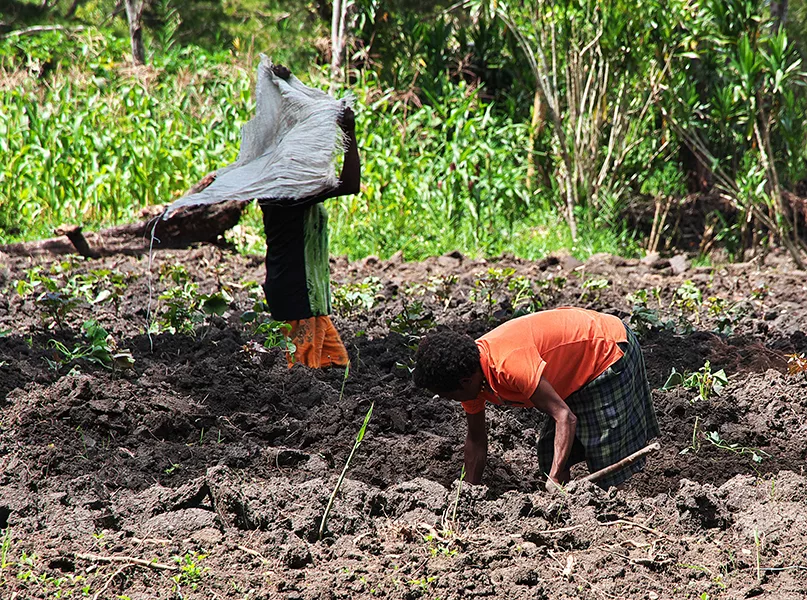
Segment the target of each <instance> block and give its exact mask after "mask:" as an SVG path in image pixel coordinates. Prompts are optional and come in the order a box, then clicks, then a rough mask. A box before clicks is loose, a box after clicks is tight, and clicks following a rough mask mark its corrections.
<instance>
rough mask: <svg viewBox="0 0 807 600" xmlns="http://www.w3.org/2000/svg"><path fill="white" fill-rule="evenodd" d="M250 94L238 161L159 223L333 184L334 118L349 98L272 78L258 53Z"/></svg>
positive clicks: (338, 143) (340, 145) (338, 136)
mask: <svg viewBox="0 0 807 600" xmlns="http://www.w3.org/2000/svg"><path fill="white" fill-rule="evenodd" d="M255 93H256V111H255V117H254V118H253V119H251V120H250V121H249V122H248V123H247V124H246V125H244V127H242V128H241V148H240V150H239V153H238V159H237V160H236V161H235V162H234V163H232V164H231V165H229V166H227V167H225V168H223V169H220V170H219V171H218V172H217V174H216V180H215V181H214V182H213V183H212V184H210V185H209V186H208V187H207V188H206V189H204V190H202V191H201V192H198V193H196V194H189V195H187V196H183V197H182V198H179V199H178V200H176V201H175V202H173V203H172V204H171V205H170V206H169V207H168V209H167V210H166V211H165V214H164V215H163V218H164V219H167V218H169V217H170V216H171V215H172V214H173V213H174V212H175V211H176V210H177V209H178V208H180V207H183V206H194V205H199V204H214V203H216V202H224V201H225V200H236V201H243V202H248V201H250V200H252V199H254V198H261V199H265V200H267V201H270V202H271V200H272V199H275V200H283V201H284V203H286V204H289V203H293V202H290V201H293V200H298V199H299V200H302V199H305V198H310V197H312V196H316V195H318V194H320V193H322V192H325V191H326V190H329V189H331V188H333V187H335V186H336V185H337V184H338V180H337V177H336V173H335V169H334V161H335V158H336V156H337V155H338V154H339V153H341V152H343V151H344V144H345V140H344V136H343V134H342V130H341V128H340V127H339V125H338V123H337V119H338V118H339V117H340V116H341V114H342V113H343V111H344V109H345V107H346V106H349V105H350V101H351V99H350V98H346V99H343V100H337V99H335V98H333V97H332V96H330V95H329V94H326V93H325V92H323V91H321V90H317V89H313V88H310V87H308V86H306V85H305V84H303V83H302V82H301V81H300V80H299V79H297V78H296V77H294V75H292V76H291V77H289V79H288V80H284V79H281V78H280V77H277V76H276V75H275V74H274V73H273V72H272V62H271V60H269V58H267V57H266V56H265V55H263V54H262V55H261V61H260V64H259V65H258V77H257V85H256V90H255Z"/></svg>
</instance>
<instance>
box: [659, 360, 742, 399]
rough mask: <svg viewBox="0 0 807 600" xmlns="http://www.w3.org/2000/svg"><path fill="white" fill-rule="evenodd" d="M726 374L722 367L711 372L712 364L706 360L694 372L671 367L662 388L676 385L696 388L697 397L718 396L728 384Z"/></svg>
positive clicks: (667, 388) (665, 388) (668, 388)
mask: <svg viewBox="0 0 807 600" xmlns="http://www.w3.org/2000/svg"><path fill="white" fill-rule="evenodd" d="M728 382H729V381H728V376H727V375H726V372H725V371H724V370H723V369H720V370H718V371H715V372H714V373H713V372H712V365H711V363H710V362H709V361H708V360H707V361H706V362H705V363H703V366H702V367H701V368H700V369H698V370H697V371H696V372H694V373H688V374H687V373H679V372H678V371H676V370H675V367H673V369H672V372H671V373H670V376H669V377H668V378H667V381H666V382H665V383H664V385H663V386H662V387H661V389H662V390H665V391H666V390H670V389H673V388H674V387H677V386H679V385H680V386H683V387H685V388H687V389H694V390H697V392H698V396H697V399H700V400H708V399H709V398H711V397H712V396H719V395H720V394H721V392H722V391H723V388H724V387H726V385H727V384H728Z"/></svg>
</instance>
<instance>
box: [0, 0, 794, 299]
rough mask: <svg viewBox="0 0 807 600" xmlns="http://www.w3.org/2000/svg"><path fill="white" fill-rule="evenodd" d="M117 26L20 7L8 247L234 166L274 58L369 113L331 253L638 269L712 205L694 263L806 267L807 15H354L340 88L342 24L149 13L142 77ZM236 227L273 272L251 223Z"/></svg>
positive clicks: (0, 139) (121, 211) (257, 12)
mask: <svg viewBox="0 0 807 600" xmlns="http://www.w3.org/2000/svg"><path fill="white" fill-rule="evenodd" d="M382 4H383V5H382ZM780 4H781V3H780ZM114 6H115V3H114V0H84V1H79V2H75V3H47V2H45V3H41V2H34V1H33V0H19V1H17V2H15V3H13V4H12V8H11V10H10V14H9V16H8V17H6V16H5V15H4V22H3V23H0V35H3V33H4V32H5V35H4V36H3V37H2V39H0V243H7V242H10V241H16V240H22V239H32V238H36V237H45V236H49V235H51V232H52V231H53V228H54V226H55V225H58V224H67V223H78V224H82V225H84V226H85V227H88V228H92V227H101V226H104V225H109V224H113V223H120V222H124V221H132V220H135V219H136V218H138V217H137V215H138V211H139V210H140V209H141V208H142V207H144V206H146V205H151V204H159V203H165V202H169V201H171V200H172V199H174V198H176V197H177V196H178V195H180V194H182V193H183V192H184V191H185V190H186V189H187V188H188V187H190V186H191V185H192V184H193V183H195V182H196V181H198V180H199V179H200V178H201V177H202V176H203V175H204V174H206V173H208V172H210V171H213V170H215V169H218V168H220V167H222V166H224V165H226V164H228V163H229V162H231V161H232V160H233V159H234V158H235V156H236V154H237V152H238V146H239V128H240V126H241V125H243V124H244V123H245V122H246V121H247V120H248V119H249V118H250V116H251V115H252V112H253V106H254V97H253V89H252V88H253V80H252V78H253V73H254V68H255V65H256V61H257V54H258V53H259V52H260V51H263V52H266V53H268V54H270V55H272V56H273V58H275V60H277V61H278V62H284V63H286V64H288V65H290V66H291V68H292V70H293V71H294V72H295V73H296V74H298V75H299V76H300V77H301V78H302V79H303V80H304V81H306V82H308V83H311V84H313V85H315V86H317V87H321V88H330V89H332V90H333V91H334V93H336V94H337V95H339V94H343V93H344V92H345V91H346V90H347V89H349V90H350V91H351V92H352V93H353V94H354V95H355V96H356V99H357V108H356V113H357V131H358V135H359V145H360V151H361V156H362V164H363V169H362V192H361V193H360V194H358V195H356V196H352V197H347V198H341V199H336V200H333V201H330V202H329V203H328V205H329V209H330V214H331V220H330V225H331V248H332V251H333V252H334V253H335V254H346V255H348V256H349V257H351V258H357V257H360V256H366V255H369V254H376V255H379V256H381V257H387V256H390V255H391V254H393V253H394V252H396V251H399V250H400V251H403V253H404V255H405V256H406V258H407V259H417V258H422V257H424V256H427V255H433V254H438V253H442V252H445V251H448V250H454V249H459V250H461V251H463V252H465V253H467V254H472V255H495V254H500V253H502V252H505V251H508V252H513V253H515V254H518V255H522V256H525V257H529V258H535V257H539V256H543V255H545V254H546V253H547V252H549V251H552V250H557V249H562V248H563V249H567V250H569V251H571V252H572V253H573V254H576V255H578V256H585V255H588V254H590V253H593V252H600V251H605V252H614V253H621V254H624V255H636V254H638V253H639V252H640V250H641V249H642V248H644V249H646V250H651V251H652V250H655V249H657V248H662V247H663V248H664V249H668V248H669V247H670V244H672V243H675V240H676V236H677V235H679V233H680V232H679V221H678V219H676V218H672V215H673V213H675V211H677V210H678V205H679V204H680V202H681V201H682V198H683V197H684V196H685V195H686V194H687V193H688V192H696V193H703V192H707V191H712V192H715V193H716V194H717V195H719V196H720V197H721V198H722V200H723V201H724V203H723V205H722V206H721V207H720V208H714V209H713V208H707V209H706V210H707V214H706V215H705V216H704V219H705V223H704V226H703V236H702V238H703V239H702V240H701V243H700V250H701V251H702V252H704V253H706V252H707V251H708V250H709V249H710V248H713V247H715V246H716V245H722V246H723V247H725V248H726V249H727V250H728V251H729V253H730V254H731V255H732V256H734V257H737V258H741V257H742V256H743V253H744V252H745V250H746V249H747V248H749V247H753V248H755V249H759V248H761V247H768V246H772V245H781V246H784V247H785V248H787V249H788V250H789V251H790V253H791V254H792V255H793V256H794V258H796V259H797V260H798V261H800V262H802V261H803V256H804V253H805V251H807V244H805V241H804V238H803V237H802V232H803V231H804V227H803V226H800V223H801V222H803V221H804V214H803V212H800V211H802V209H800V208H799V207H798V204H794V203H792V202H791V201H790V200H789V198H790V196H788V194H787V192H788V191H790V190H794V189H796V188H797V186H798V185H799V182H800V181H802V180H803V179H804V178H805V177H806V176H807V164H806V161H805V159H806V158H807V128H805V124H804V119H803V114H804V112H805V108H807V95H805V93H804V90H803V84H804V83H805V82H806V81H807V76H806V75H805V72H804V64H803V59H802V53H803V52H805V50H806V48H805V47H804V46H803V45H802V46H800V45H799V44H803V40H804V39H807V36H805V35H804V33H805V31H807V6H805V3H804V1H803V0H794V1H791V2H790V3H789V4H787V5H786V6H787V9H788V14H787V18H786V19H783V18H782V17H778V16H776V15H772V14H771V9H770V6H769V3H767V2H763V1H762V0H731V1H729V2H724V1H719V0H705V1H704V2H701V3H699V4H698V5H697V10H695V9H693V6H692V5H691V3H689V2H688V1H687V0H672V1H664V2H662V1H660V0H651V1H644V0H642V1H640V0H606V1H604V2H603V1H595V0H562V1H560V2H554V3H546V2H541V3H538V2H534V1H530V2H521V3H515V2H513V3H511V2H502V1H498V2H489V1H486V0H468V1H467V2H464V3H457V4H450V3H448V2H441V1H438V0H416V1H413V2H402V1H396V2H392V3H377V2H369V1H365V0H356V2H354V3H353V4H352V8H351V10H350V11H349V12H348V19H347V23H346V32H345V36H344V39H343V42H344V44H343V46H344V49H345V50H344V53H343V54H340V55H338V56H336V57H335V60H334V61H333V62H332V64H331V66H332V69H329V68H328V64H327V63H329V62H331V57H330V49H329V48H327V47H324V46H323V45H322V44H321V43H319V42H318V41H317V40H322V39H325V38H326V36H327V35H328V33H329V27H330V14H329V13H330V5H329V4H328V3H309V2H305V1H304V0H290V1H289V2H283V3H280V2H277V1H276V0H271V1H269V2H257V0H236V1H234V2H228V3H225V4H221V5H220V4H216V3H209V2H202V3H184V4H181V3H171V2H169V1H167V0H166V1H159V2H157V1H153V2H146V3H145V12H144V14H143V23H144V44H145V48H146V53H145V58H146V63H147V64H146V65H145V66H141V67H137V68H134V69H133V68H131V67H130V65H129V63H130V60H131V56H130V54H129V53H130V43H129V39H128V34H127V32H128V29H127V24H126V20H125V17H123V16H121V15H120V14H118V15H117V16H110V15H112V14H113V10H114ZM424 15H428V18H424ZM782 21H784V22H785V23H786V27H782V26H781V22H782ZM42 24H45V25H47V27H46V28H45V29H42V28H40V29H30V27H31V26H34V25H42ZM48 28H50V30H48ZM629 205H630V206H631V213H632V214H634V215H636V214H645V215H646V217H644V218H643V220H641V221H640V223H639V229H637V230H634V227H635V224H634V223H633V221H631V220H628V219H626V218H625V215H626V208H627V207H628V206H629ZM676 214H679V216H680V213H676ZM647 215H649V216H647ZM651 217H652V218H651ZM242 225H243V227H242V231H243V232H245V234H246V235H245V236H244V238H243V239H245V240H253V241H252V242H248V243H247V242H237V243H241V244H245V245H242V248H243V249H244V250H248V251H259V250H260V248H259V246H260V239H261V238H260V218H259V214H258V211H257V210H255V208H254V207H253V208H252V209H250V210H249V211H248V212H247V214H246V216H245V218H244V219H243V222H242ZM255 234H257V235H255ZM255 240H257V241H255ZM586 291H587V292H589V293H590V294H591V297H592V298H596V290H595V289H587V290H586ZM53 310H54V311H55V310H56V309H55V308H54V309H53Z"/></svg>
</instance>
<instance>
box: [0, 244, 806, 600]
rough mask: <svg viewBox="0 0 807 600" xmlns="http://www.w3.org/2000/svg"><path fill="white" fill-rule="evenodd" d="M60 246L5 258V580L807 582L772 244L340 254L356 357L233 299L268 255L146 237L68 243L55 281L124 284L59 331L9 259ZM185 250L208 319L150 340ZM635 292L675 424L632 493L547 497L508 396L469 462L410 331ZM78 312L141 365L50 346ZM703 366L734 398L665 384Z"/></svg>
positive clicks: (786, 304)
mask: <svg viewBox="0 0 807 600" xmlns="http://www.w3.org/2000/svg"><path fill="white" fill-rule="evenodd" d="M62 262H63V259H58V260H57V259H42V258H39V259H28V258H26V259H22V258H11V257H2V256H0V289H1V290H2V292H1V293H0V529H3V530H4V534H3V538H2V546H0V548H1V549H2V555H1V558H2V562H0V567H1V568H0V597H2V598H4V599H5V598H17V599H19V600H23V599H27V598H51V597H65V596H67V595H70V594H72V596H74V597H91V598H98V599H101V598H126V597H129V598H132V599H151V598H249V599H257V598H288V599H295V598H306V599H308V598H357V597H371V596H377V597H390V598H407V599H414V598H421V597H422V598H442V599H447V598H461V597H462V598H465V597H476V596H492V597H507V598H699V599H704V600H705V599H707V598H708V599H715V598H732V599H733V598H744V597H769V598H777V599H788V598H803V597H805V592H804V589H805V587H807V505H805V502H807V476H805V474H804V465H805V458H806V457H807V418H806V415H807V377H805V374H803V373H796V374H790V373H789V372H788V360H789V359H788V357H789V355H793V354H798V353H803V352H807V336H805V332H807V314H806V313H805V311H804V308H803V307H804V304H805V300H807V274H805V273H804V272H799V271H796V270H793V268H792V267H791V266H789V265H788V263H787V262H786V261H785V260H784V259H782V258H781V257H777V256H771V255H769V256H768V257H767V259H766V260H765V261H759V262H758V263H753V264H752V263H746V264H733V265H721V266H717V267H697V268H692V267H690V266H689V265H688V264H684V261H682V260H681V259H680V258H679V259H674V260H672V261H667V260H664V259H659V260H656V261H645V262H644V263H643V262H640V261H637V260H625V259H621V258H618V257H612V256H606V255H598V256H594V257H592V258H591V259H590V260H589V261H587V262H586V263H580V262H579V261H576V260H575V259H573V258H571V257H568V256H562V255H558V256H550V257H547V258H546V259H544V260H542V261H538V262H527V261H522V260H518V259H515V258H512V257H501V258H500V259H497V260H494V261H482V260H471V259H468V258H465V257H463V256H462V255H460V254H458V253H455V254H450V255H445V256H441V257H434V258H432V259H429V260H427V261H425V262H422V263H407V262H404V261H403V260H401V258H400V257H393V258H392V259H391V260H389V261H379V260H377V259H375V258H373V257H369V258H367V259H365V260H364V261H361V262H357V263H348V262H347V261H346V260H344V259H334V260H333V264H332V272H333V278H334V280H335V282H336V283H337V284H338V285H337V288H336V292H335V296H336V302H335V305H336V308H337V314H336V316H335V318H334V321H335V323H336V325H337V327H338V328H339V330H340V331H341V332H342V334H343V338H344V341H345V343H346V345H347V347H348V349H349V352H350V356H351V366H350V369H349V372H348V373H347V374H346V373H345V371H344V370H343V369H330V370H323V371H319V372H316V371H311V370H309V369H307V368H305V367H302V366H299V365H298V366H295V367H293V368H292V369H288V368H287V366H286V361H285V358H284V356H283V354H282V351H281V350H280V349H278V348H271V349H269V350H266V349H265V348H264V347H263V346H262V345H261V343H262V342H263V340H264V338H265V336H264V335H262V334H253V329H254V327H253V326H252V325H250V324H249V323H246V324H245V323H243V322H242V319H241V317H242V315H243V314H244V313H245V311H249V310H252V309H254V307H255V306H254V305H255V299H256V298H258V299H259V298H260V289H259V288H255V287H254V286H253V285H251V284H250V283H249V282H250V281H254V280H261V279H262V277H263V267H262V262H261V259H260V258H254V257H242V256H238V255H234V254H230V253H227V252H223V251H221V250H219V249H216V248H213V247H202V248H199V249H195V250H190V251H183V252H165V253H160V254H157V255H155V256H154V257H153V262H152V264H151V269H149V259H148V257H120V258H106V259H100V260H89V261H81V260H72V261H69V262H68V263H67V264H63V265H62V266H61V267H59V268H57V271H59V272H57V273H55V274H52V275H51V277H52V279H53V280H54V281H58V282H59V283H60V285H63V286H65V287H63V290H64V289H68V288H67V287H66V286H67V285H68V284H69V281H70V279H71V278H73V288H70V289H76V286H75V277H76V276H82V275H85V274H87V273H91V272H93V271H94V272H96V273H97V272H98V270H99V269H108V270H109V271H111V272H112V273H116V274H120V275H121V276H122V279H123V280H124V285H123V287H122V288H120V289H121V290H122V291H121V293H120V294H119V297H116V295H112V296H111V297H110V298H107V299H105V300H102V301H99V302H97V303H94V304H90V303H88V302H81V303H79V304H78V305H77V306H75V307H72V310H69V311H66V312H67V314H65V315H64V317H63V318H60V319H59V321H60V322H61V327H60V326H59V325H58V324H56V321H55V320H54V319H53V318H52V316H51V315H50V314H49V313H48V311H47V309H46V308H44V307H43V305H42V303H37V302H35V298H36V297H37V295H38V294H39V292H40V291H41V290H38V291H36V292H34V293H32V294H29V295H27V296H22V295H20V294H19V293H18V286H17V283H16V282H17V281H19V280H22V281H30V280H31V278H32V276H31V274H30V273H31V272H30V271H29V270H30V269H31V268H33V267H36V266H40V267H42V268H43V269H44V271H43V272H49V270H50V269H51V268H52V267H53V265H58V264H60V263H62ZM172 264H181V265H184V266H185V267H186V268H187V269H188V271H189V273H190V281H191V282H193V283H195V284H196V285H198V293H203V294H210V293H214V292H217V291H219V290H221V289H225V290H227V291H228V292H229V293H230V295H231V296H232V301H231V302H230V303H229V307H228V309H227V311H226V312H225V313H224V314H223V315H221V316H212V317H207V318H206V319H204V320H203V321H201V322H199V323H197V324H196V326H195V329H194V334H193V335H187V334H179V333H169V332H160V333H157V332H154V333H153V334H152V335H151V336H149V335H147V334H146V331H147V330H148V324H149V322H150V318H151V317H154V316H160V315H162V314H163V313H164V311H165V310H166V308H167V304H166V300H165V299H161V298H160V296H161V295H162V294H163V293H164V292H165V291H166V290H167V289H171V287H173V286H170V287H169V286H167V283H166V281H161V280H160V277H159V274H160V272H161V268H163V266H164V265H172ZM507 269H512V271H508V270H507ZM339 286H341V287H339ZM19 289H20V290H21V291H24V290H23V289H22V288H21V287H20V288H19ZM640 290H646V291H647V294H646V296H647V298H646V300H645V304H646V306H647V309H648V310H649V311H651V312H649V313H645V314H650V315H651V317H648V318H647V319H645V320H643V321H640V322H638V323H637V321H636V318H637V317H636V315H637V314H638V313H634V316H633V324H634V326H635V328H637V329H639V330H641V332H642V336H641V340H642V347H643V350H644V353H645V358H646V362H647V367H648V377H649V379H650V382H651V384H652V386H653V388H654V392H653V399H654V402H655V405H656V411H657V414H658V417H659V422H660V425H661V430H662V438H661V440H660V442H661V444H662V450H661V452H660V453H658V454H656V455H654V456H652V457H651V458H650V459H649V461H648V464H647V468H646V470H645V471H644V472H643V473H641V474H640V475H637V476H635V477H634V478H633V479H631V480H630V482H629V483H628V486H627V489H625V490H620V491H617V490H610V491H608V492H605V491H603V490H600V489H599V488H597V487H595V486H592V485H590V484H588V485H580V486H577V487H575V488H574V489H572V490H570V491H569V492H568V493H567V494H556V495H548V494H547V493H545V492H543V491H542V490H543V482H542V477H541V474H540V473H539V472H538V468H537V457H536V452H535V442H536V439H537V435H538V432H539V431H540V428H541V425H542V422H543V421H542V416H541V415H540V413H538V412H537V411H525V410H522V411H518V410H498V408H494V409H491V410H490V411H488V424H489V438H490V452H489V456H490V458H489V465H488V469H487V471H486V476H485V485H484V486H470V485H467V484H462V485H461V484H460V482H459V477H460V471H461V467H462V445H463V440H464V436H465V424H464V417H463V413H462V410H461V408H460V407H459V406H458V405H456V404H455V403H453V402H450V401H446V400H442V399H440V398H432V397H431V396H430V395H429V394H428V393H426V392H424V391H420V390H417V389H415V388H414V387H413V386H412V384H411V382H410V378H409V367H410V366H411V360H412V355H413V349H414V347H415V346H416V344H417V336H418V335H419V334H421V333H422V332H423V331H425V330H426V329H428V328H429V327H431V326H434V325H436V326H438V327H451V328H455V329H457V330H459V331H464V332H467V333H469V334H472V335H480V334H482V333H484V332H485V331H487V330H489V329H491V328H492V327H495V326H496V325H497V324H498V323H500V322H502V321H504V320H506V319H508V318H511V317H512V316H513V315H514V314H519V313H521V312H523V311H525V310H540V309H541V308H552V307H555V306H562V305H577V306H585V307H589V308H594V309H597V310H602V311H605V312H610V313H612V314H616V315H617V316H619V317H621V318H624V319H625V320H626V321H627V320H629V319H630V318H631V313H632V312H634V311H633V306H632V305H633V301H632V300H629V299H628V295H631V294H632V295H633V296H637V295H639V294H640ZM654 290H655V291H654ZM693 290H697V291H699V292H700V294H701V298H700V299H697V298H696V297H695V298H694V299H692V298H693ZM98 292H99V290H98V289H95V290H93V291H92V293H91V294H89V295H88V297H90V298H93V299H97V298H98ZM637 292H639V294H637ZM64 297H65V294H62V295H60V296H58V298H59V299H61V300H64ZM688 299H690V300H688ZM370 305H372V306H371V307H369V308H368V306H370ZM54 310H55V309H54ZM652 316H658V317H659V318H660V320H661V321H662V322H663V321H667V320H671V321H672V322H673V323H671V324H670V325H669V326H668V327H667V328H664V327H662V326H660V325H658V324H656V325H655V326H652V325H651V323H650V319H651V318H652ZM88 319H95V320H97V321H98V322H99V323H100V324H101V325H102V326H103V327H104V328H105V329H106V330H107V331H108V332H109V333H110V334H111V335H112V336H113V337H114V340H115V342H116V343H117V346H118V348H119V349H128V350H129V351H130V353H131V355H132V357H133V358H134V359H135V362H134V365H133V367H132V368H124V367H122V366H121V367H117V368H114V369H108V368H105V367H103V366H101V365H98V364H94V363H92V362H88V361H87V360H86V359H74V360H72V361H67V362H65V363H64V364H63V363H62V362H60V361H59V358H60V354H59V353H58V352H57V350H56V346H57V345H58V344H56V342H59V343H61V344H63V345H64V347H65V348H67V349H72V348H74V347H76V345H78V344H80V343H82V341H83V338H82V333H81V324H82V323H83V322H84V321H86V320H88ZM718 330H719V332H718ZM706 361H709V363H710V369H711V372H712V373H715V372H717V371H718V370H719V369H723V370H724V371H725V373H726V374H727V375H728V383H727V385H726V386H725V388H724V389H723V390H722V391H721V393H720V395H711V396H710V397H709V398H707V399H701V398H699V397H698V391H697V390H696V389H694V388H691V387H682V386H678V387H675V388H672V389H669V390H666V391H663V390H661V389H659V388H661V387H662V386H663V385H664V383H665V382H666V380H667V378H668V376H669V374H670V372H671V369H672V368H675V370H676V371H678V372H684V373H685V374H687V375H688V374H690V373H693V372H697V371H698V370H699V369H701V368H702V367H703V366H704V364H705V362H706ZM371 405H372V406H373V412H372V416H371V418H370V422H369V426H368V429H367V432H366V435H365V437H364V439H363V441H362V443H361V445H360V446H359V447H358V449H357V451H356V452H355V455H354V457H353V459H352V462H351V464H350V467H349V470H348V472H347V477H346V479H345V481H344V483H343V485H342V487H341V489H340V490H339V492H338V494H336V497H335V502H334V504H333V507H332V510H331V512H330V516H329V518H328V520H327V523H326V527H325V528H324V531H323V535H322V536H320V526H321V522H322V518H323V514H324V513H325V510H326V505H327V504H328V500H329V497H330V496H331V493H332V491H333V490H334V487H335V485H336V482H337V479H338V477H339V474H340V472H341V471H342V468H343V466H344V465H345V461H346V460H347V457H348V455H349V453H350V451H351V449H352V448H353V446H354V442H355V439H356V435H357V433H358V431H359V428H360V426H361V424H362V421H363V420H364V417H365V415H366V414H367V412H368V410H369V409H370V407H371ZM583 472H584V468H577V471H576V474H578V475H579V474H581V473H583Z"/></svg>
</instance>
